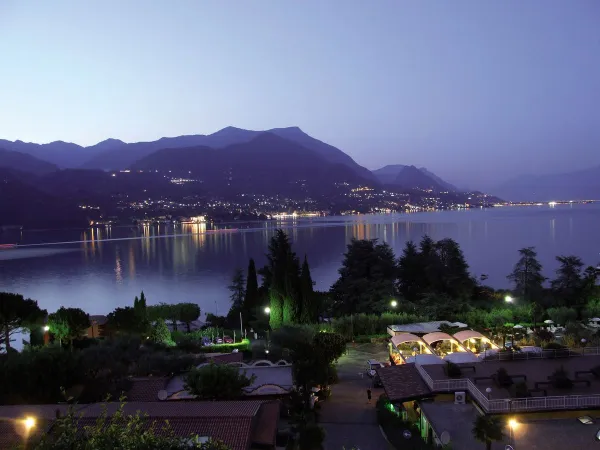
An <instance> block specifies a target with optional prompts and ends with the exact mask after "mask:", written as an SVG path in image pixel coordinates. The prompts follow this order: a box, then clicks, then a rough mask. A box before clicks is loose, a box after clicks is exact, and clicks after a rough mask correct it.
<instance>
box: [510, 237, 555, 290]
mask: <svg viewBox="0 0 600 450" xmlns="http://www.w3.org/2000/svg"><path fill="white" fill-rule="evenodd" d="M519 255H520V258H519V261H517V263H516V264H515V267H514V269H513V271H512V272H511V273H510V275H508V277H507V278H508V279H509V280H510V281H511V282H512V283H513V284H514V290H515V293H516V294H517V296H518V297H519V298H521V299H524V300H525V301H528V302H531V301H535V300H536V299H537V298H539V297H540V295H541V293H542V291H543V283H544V281H546V277H544V276H543V275H542V265H541V264H540V262H539V261H538V259H537V253H536V251H535V248H534V247H526V248H522V249H521V250H519Z"/></svg>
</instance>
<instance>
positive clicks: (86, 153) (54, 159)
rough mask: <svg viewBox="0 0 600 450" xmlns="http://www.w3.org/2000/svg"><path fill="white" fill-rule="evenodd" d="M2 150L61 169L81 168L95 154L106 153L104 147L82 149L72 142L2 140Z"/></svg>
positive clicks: (0, 145) (0, 142)
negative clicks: (23, 155)
mask: <svg viewBox="0 0 600 450" xmlns="http://www.w3.org/2000/svg"><path fill="white" fill-rule="evenodd" d="M0 148H4V149H6V150H12V151H15V152H21V153H27V154H29V155H32V156H35V157H36V158H38V159H41V160H43V161H48V162H50V163H52V164H55V165H56V166H58V167H60V168H68V167H79V166H81V165H82V164H83V163H84V162H85V161H87V160H89V159H90V158H91V157H92V156H93V155H94V152H100V151H104V150H103V147H102V146H100V147H99V148H96V147H95V146H92V147H87V148H86V147H81V146H79V145H77V144H72V143H70V142H63V141H56V142H51V143H49V144H34V143H31V142H23V141H14V142H12V141H7V140H3V139H0Z"/></svg>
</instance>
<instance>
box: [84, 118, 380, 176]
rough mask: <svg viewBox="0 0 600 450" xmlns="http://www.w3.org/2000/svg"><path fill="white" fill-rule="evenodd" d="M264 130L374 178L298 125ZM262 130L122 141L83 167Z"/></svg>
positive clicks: (113, 166) (230, 140)
mask: <svg viewBox="0 0 600 450" xmlns="http://www.w3.org/2000/svg"><path fill="white" fill-rule="evenodd" d="M267 131H268V132H269V133H272V134H275V135H277V136H280V137H282V138H284V139H287V140H288V141H292V142H295V143H297V144H300V145H302V146H303V147H305V148H307V149H309V150H313V151H314V152H315V153H317V154H318V155H320V156H321V157H323V158H324V159H325V160H326V161H329V162H331V163H336V164H343V165H345V166H347V167H350V168H351V169H352V170H353V171H354V172H356V173H357V174H358V175H359V176H361V177H362V178H365V179H369V180H372V181H376V179H375V177H373V175H372V174H371V172H370V171H369V170H367V169H365V168H364V167H362V166H360V165H358V164H357V163H356V162H355V161H354V160H353V159H352V158H351V157H350V156H348V155H347V154H346V153H344V152H343V151H341V150H340V149H338V148H336V147H333V146H331V145H329V144H326V143H324V142H322V141H319V140H318V139H315V138H313V137H311V136H309V135H308V134H306V133H304V132H303V131H302V130H301V129H300V128H298V127H289V128H274V129H271V130H267ZM262 133H264V131H254V130H244V129H241V128H236V127H227V128H223V129H222V130H219V131H217V132H216V133H213V134H209V135H191V136H179V137H173V138H161V139H159V140H157V141H153V142H138V143H132V144H123V145H120V146H115V147H114V148H111V149H108V150H107V151H105V152H101V153H99V154H96V155H95V156H94V157H92V158H91V159H90V160H88V161H86V162H85V164H83V165H82V167H83V168H86V169H103V170H120V169H124V168H126V167H129V166H131V165H132V164H134V163H135V162H136V161H138V160H140V159H142V158H144V157H146V156H148V155H150V154H151V153H153V152H155V151H156V150H161V149H168V148H172V149H175V148H186V147H196V146H203V147H211V148H224V147H227V146H230V145H233V144H243V143H246V142H249V141H251V140H252V139H255V138H256V137H257V136H259V135H261V134H262Z"/></svg>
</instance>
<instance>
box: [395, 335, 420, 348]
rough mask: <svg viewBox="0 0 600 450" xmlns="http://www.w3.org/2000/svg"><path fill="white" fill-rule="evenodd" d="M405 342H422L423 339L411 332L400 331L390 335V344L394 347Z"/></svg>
mask: <svg viewBox="0 0 600 450" xmlns="http://www.w3.org/2000/svg"><path fill="white" fill-rule="evenodd" d="M405 342H420V343H423V340H422V339H421V338H420V337H419V336H417V335H415V334H411V333H402V334H397V335H395V336H392V344H394V346H395V347H398V346H399V345H400V344H403V343H405Z"/></svg>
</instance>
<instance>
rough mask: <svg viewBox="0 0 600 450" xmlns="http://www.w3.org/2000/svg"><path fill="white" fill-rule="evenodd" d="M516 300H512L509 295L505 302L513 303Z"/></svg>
mask: <svg viewBox="0 0 600 450" xmlns="http://www.w3.org/2000/svg"><path fill="white" fill-rule="evenodd" d="M514 300H515V299H514V298H512V297H511V296H510V295H507V296H506V297H504V301H505V302H506V303H512V302H513V301H514Z"/></svg>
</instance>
